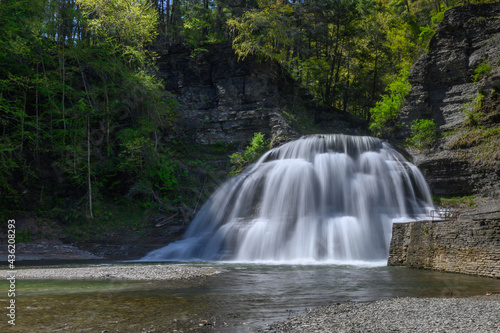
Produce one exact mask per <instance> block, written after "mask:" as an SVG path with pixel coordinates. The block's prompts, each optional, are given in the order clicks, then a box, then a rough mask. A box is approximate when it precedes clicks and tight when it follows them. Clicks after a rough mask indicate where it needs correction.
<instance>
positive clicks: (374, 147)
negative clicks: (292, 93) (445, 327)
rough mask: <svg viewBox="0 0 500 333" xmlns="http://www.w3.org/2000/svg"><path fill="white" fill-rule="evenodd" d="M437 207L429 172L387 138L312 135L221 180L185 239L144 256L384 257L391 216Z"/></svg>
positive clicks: (411, 216) (417, 214)
mask: <svg viewBox="0 0 500 333" xmlns="http://www.w3.org/2000/svg"><path fill="white" fill-rule="evenodd" d="M431 209H432V199H431V195H430V191H429V188H428V186H427V184H426V182H425V180H424V177H423V176H422V174H421V173H420V171H419V170H418V169H417V168H416V167H415V166H414V165H413V164H411V163H409V162H408V161H407V160H405V159H404V157H403V156H402V155H401V154H399V153H398V152H397V151H396V150H394V149H393V148H392V147H391V146H390V145H389V144H388V143H386V142H383V141H381V140H379V139H376V138H372V137H356V136H347V135H315V136H308V137H303V138H301V139H299V140H297V141H293V142H289V143H287V144H285V145H283V146H281V147H279V148H275V149H272V150H270V151H269V152H267V153H266V154H264V155H263V156H262V157H261V158H260V160H259V161H258V162H257V163H256V164H254V165H253V166H251V167H249V168H248V169H247V170H246V171H245V172H243V174H241V175H239V176H237V177H235V178H233V179H231V180H229V181H228V182H227V183H225V184H224V185H222V186H221V187H220V188H219V189H218V190H217V191H216V192H215V193H214V194H213V195H212V196H211V198H210V199H209V200H208V202H207V203H206V204H205V205H204V207H203V208H202V209H201V210H200V212H199V213H198V214H197V216H196V217H195V218H194V220H193V221H192V223H191V225H190V227H189V229H188V231H187V232H186V235H185V237H184V239H183V240H181V241H179V242H176V243H173V244H170V245H168V246H166V247H164V248H162V249H159V250H156V251H153V252H151V253H149V254H148V255H147V256H146V257H145V258H144V260H151V261H159V260H192V259H202V260H236V261H249V262H255V261H258V262H262V261H265V262H280V263H283V262H289V263H290V262H292V263H293V262H303V263H304V262H306V263H311V262H339V261H346V262H352V261H377V260H386V259H387V257H388V248H389V243H390V238H391V231H392V223H393V222H394V221H412V220H416V219H424V218H425V217H426V216H428V211H429V210H431Z"/></svg>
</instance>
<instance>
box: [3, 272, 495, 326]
mask: <svg viewBox="0 0 500 333" xmlns="http://www.w3.org/2000/svg"><path fill="white" fill-rule="evenodd" d="M120 264H123V263H120ZM131 264H132V263H131ZM133 264H134V265H141V266H142V267H143V268H144V269H147V267H148V265H149V264H137V263H133ZM163 264H165V265H179V264H182V263H163ZM87 265H88V264H87ZM189 265H204V266H212V267H216V268H218V269H220V270H222V271H223V272H222V273H221V274H218V275H214V276H209V277H206V278H201V279H193V280H188V281H153V282H134V281H89V280H81V281H60V280H49V281H39V280H38V281H22V280H18V281H17V284H16V289H17V290H16V305H17V309H16V310H17V312H16V315H17V318H16V327H15V328H12V327H9V331H13V332H49V331H50V332H57V331H61V332H103V331H107V332H142V331H146V332H147V331H156V332H175V330H178V331H184V332H186V331H197V332H205V331H215V332H249V331H252V332H255V331H258V330H259V329H261V328H265V327H266V325H267V324H269V323H271V322H273V321H275V320H282V319H286V318H287V317H289V316H293V315H299V314H304V313H305V312H306V309H308V308H313V307H317V306H322V305H328V304H334V303H341V302H348V301H354V302H363V301H371V300H376V299H384V298H391V297H408V296H415V297H428V296H436V297H465V296H472V295H479V294H485V292H486V291H491V290H499V289H500V281H498V280H496V279H488V278H478V277H471V276H466V275H460V274H451V273H441V272H433V271H424V270H414V269H406V268H400V267H386V266H380V267H368V266H352V265H270V264H267V265H265V264H246V263H189ZM65 266H67V265H65ZM73 266H75V265H74V264H73ZM0 286H1V288H2V290H6V289H5V287H7V284H6V282H5V281H2V282H1V283H0ZM450 294H451V295H452V296H450ZM0 299H1V302H2V304H6V303H5V302H6V301H7V295H6V293H4V295H0ZM6 326H7V323H6V320H5V319H4V320H2V322H1V323H0V331H2V332H6V329H5V327H6Z"/></svg>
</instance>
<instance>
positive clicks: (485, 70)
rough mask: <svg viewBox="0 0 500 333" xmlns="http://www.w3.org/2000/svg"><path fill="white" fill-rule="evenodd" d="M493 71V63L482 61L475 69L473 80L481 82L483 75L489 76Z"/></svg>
mask: <svg viewBox="0 0 500 333" xmlns="http://www.w3.org/2000/svg"><path fill="white" fill-rule="evenodd" d="M490 73H491V65H490V64H488V63H487V62H486V61H485V62H482V63H481V64H480V65H479V66H477V67H476V69H475V70H474V75H473V76H472V81H473V82H474V83H477V82H479V81H480V80H481V79H482V78H483V77H485V76H488V75H489V74H490Z"/></svg>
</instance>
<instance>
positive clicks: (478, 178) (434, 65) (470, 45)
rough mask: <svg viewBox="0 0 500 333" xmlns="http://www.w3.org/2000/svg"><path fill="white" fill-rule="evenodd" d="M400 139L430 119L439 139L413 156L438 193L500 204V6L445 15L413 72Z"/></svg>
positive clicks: (470, 7) (461, 9)
mask: <svg viewBox="0 0 500 333" xmlns="http://www.w3.org/2000/svg"><path fill="white" fill-rule="evenodd" d="M409 80H410V83H411V85H412V89H411V92H410V95H409V97H408V98H407V103H406V106H405V107H404V108H403V110H402V113H401V117H400V120H401V122H402V124H403V129H402V132H401V134H402V139H405V138H408V137H409V136H410V127H411V125H412V124H413V122H414V121H415V120H417V119H432V120H433V121H434V122H435V124H436V126H437V131H438V135H439V139H437V140H436V142H435V144H434V145H433V147H432V148H431V149H430V150H428V151H425V152H422V151H417V150H411V151H410V154H411V155H412V157H413V162H414V163H415V164H416V165H417V166H418V167H419V168H420V169H421V170H422V171H423V172H424V174H425V176H426V178H427V180H428V182H429V184H430V186H431V188H432V190H433V193H434V194H436V195H440V196H448V197H451V196H463V195H471V194H480V195H486V196H490V197H499V196H500V97H499V92H500V2H499V3H494V4H480V5H467V6H462V7H456V8H454V9H452V10H449V11H447V12H446V14H445V17H444V19H443V21H442V22H441V24H440V26H439V27H438V29H437V31H436V33H435V35H434V37H433V38H432V40H431V42H430V44H429V47H428V52H427V53H425V54H424V55H423V56H422V57H421V58H420V59H419V60H418V61H417V62H416V63H415V64H414V66H413V68H412V70H411V73H410V77H409Z"/></svg>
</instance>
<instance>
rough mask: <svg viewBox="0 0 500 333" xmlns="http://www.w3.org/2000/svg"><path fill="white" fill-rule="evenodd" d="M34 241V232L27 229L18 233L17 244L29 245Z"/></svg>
mask: <svg viewBox="0 0 500 333" xmlns="http://www.w3.org/2000/svg"><path fill="white" fill-rule="evenodd" d="M32 241H33V232H32V231H31V230H28V229H25V230H22V231H17V232H16V243H29V242H32Z"/></svg>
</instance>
